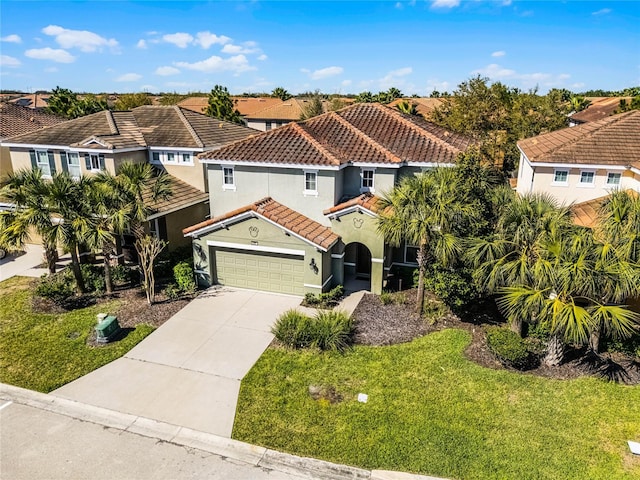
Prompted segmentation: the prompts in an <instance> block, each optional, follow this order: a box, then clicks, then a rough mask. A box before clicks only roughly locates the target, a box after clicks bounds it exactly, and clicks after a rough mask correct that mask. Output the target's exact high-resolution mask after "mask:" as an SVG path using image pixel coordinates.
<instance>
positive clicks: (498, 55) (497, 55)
mask: <svg viewBox="0 0 640 480" xmlns="http://www.w3.org/2000/svg"><path fill="white" fill-rule="evenodd" d="M506 54H507V52H505V51H504V50H498V51H497V52H493V53H492V54H491V56H492V57H504V56H505V55H506Z"/></svg>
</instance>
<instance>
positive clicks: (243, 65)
mask: <svg viewBox="0 0 640 480" xmlns="http://www.w3.org/2000/svg"><path fill="white" fill-rule="evenodd" d="M174 65H176V66H177V67H182V68H186V69H188V70H196V71H198V72H207V73H212V72H234V73H242V72H247V71H249V70H255V69H256V68H255V67H252V66H251V65H249V62H248V60H247V57H245V56H244V55H236V56H234V57H229V58H221V57H218V56H216V55H213V56H211V57H209V58H207V59H206V60H202V61H200V62H194V63H188V62H175V63H174Z"/></svg>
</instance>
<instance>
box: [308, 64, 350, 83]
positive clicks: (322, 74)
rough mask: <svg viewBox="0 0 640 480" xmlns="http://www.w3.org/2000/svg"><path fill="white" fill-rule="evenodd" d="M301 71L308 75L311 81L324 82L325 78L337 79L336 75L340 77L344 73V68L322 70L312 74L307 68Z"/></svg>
mask: <svg viewBox="0 0 640 480" xmlns="http://www.w3.org/2000/svg"><path fill="white" fill-rule="evenodd" d="M301 71H302V72H303V73H306V74H308V75H309V78H311V80H322V79H323V78H328V77H335V76H336V75H340V74H341V73H342V72H343V71H344V68H342V67H335V66H333V67H326V68H321V69H319V70H315V71H313V72H310V71H309V70H307V69H306V68H303V69H301Z"/></svg>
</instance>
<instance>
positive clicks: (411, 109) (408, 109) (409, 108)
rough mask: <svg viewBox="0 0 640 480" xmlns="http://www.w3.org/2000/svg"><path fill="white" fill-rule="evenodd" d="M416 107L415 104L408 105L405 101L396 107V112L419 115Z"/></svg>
mask: <svg viewBox="0 0 640 480" xmlns="http://www.w3.org/2000/svg"><path fill="white" fill-rule="evenodd" d="M416 107H417V105H416V104H415V103H409V102H408V101H407V100H403V101H401V102H400V103H399V104H398V105H396V108H397V109H398V111H399V112H401V113H404V114H405V115H419V113H418V110H417V108H416Z"/></svg>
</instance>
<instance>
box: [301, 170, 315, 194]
mask: <svg viewBox="0 0 640 480" xmlns="http://www.w3.org/2000/svg"><path fill="white" fill-rule="evenodd" d="M304 194H305V195H317V194H318V172H316V171H313V170H305V172H304Z"/></svg>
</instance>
